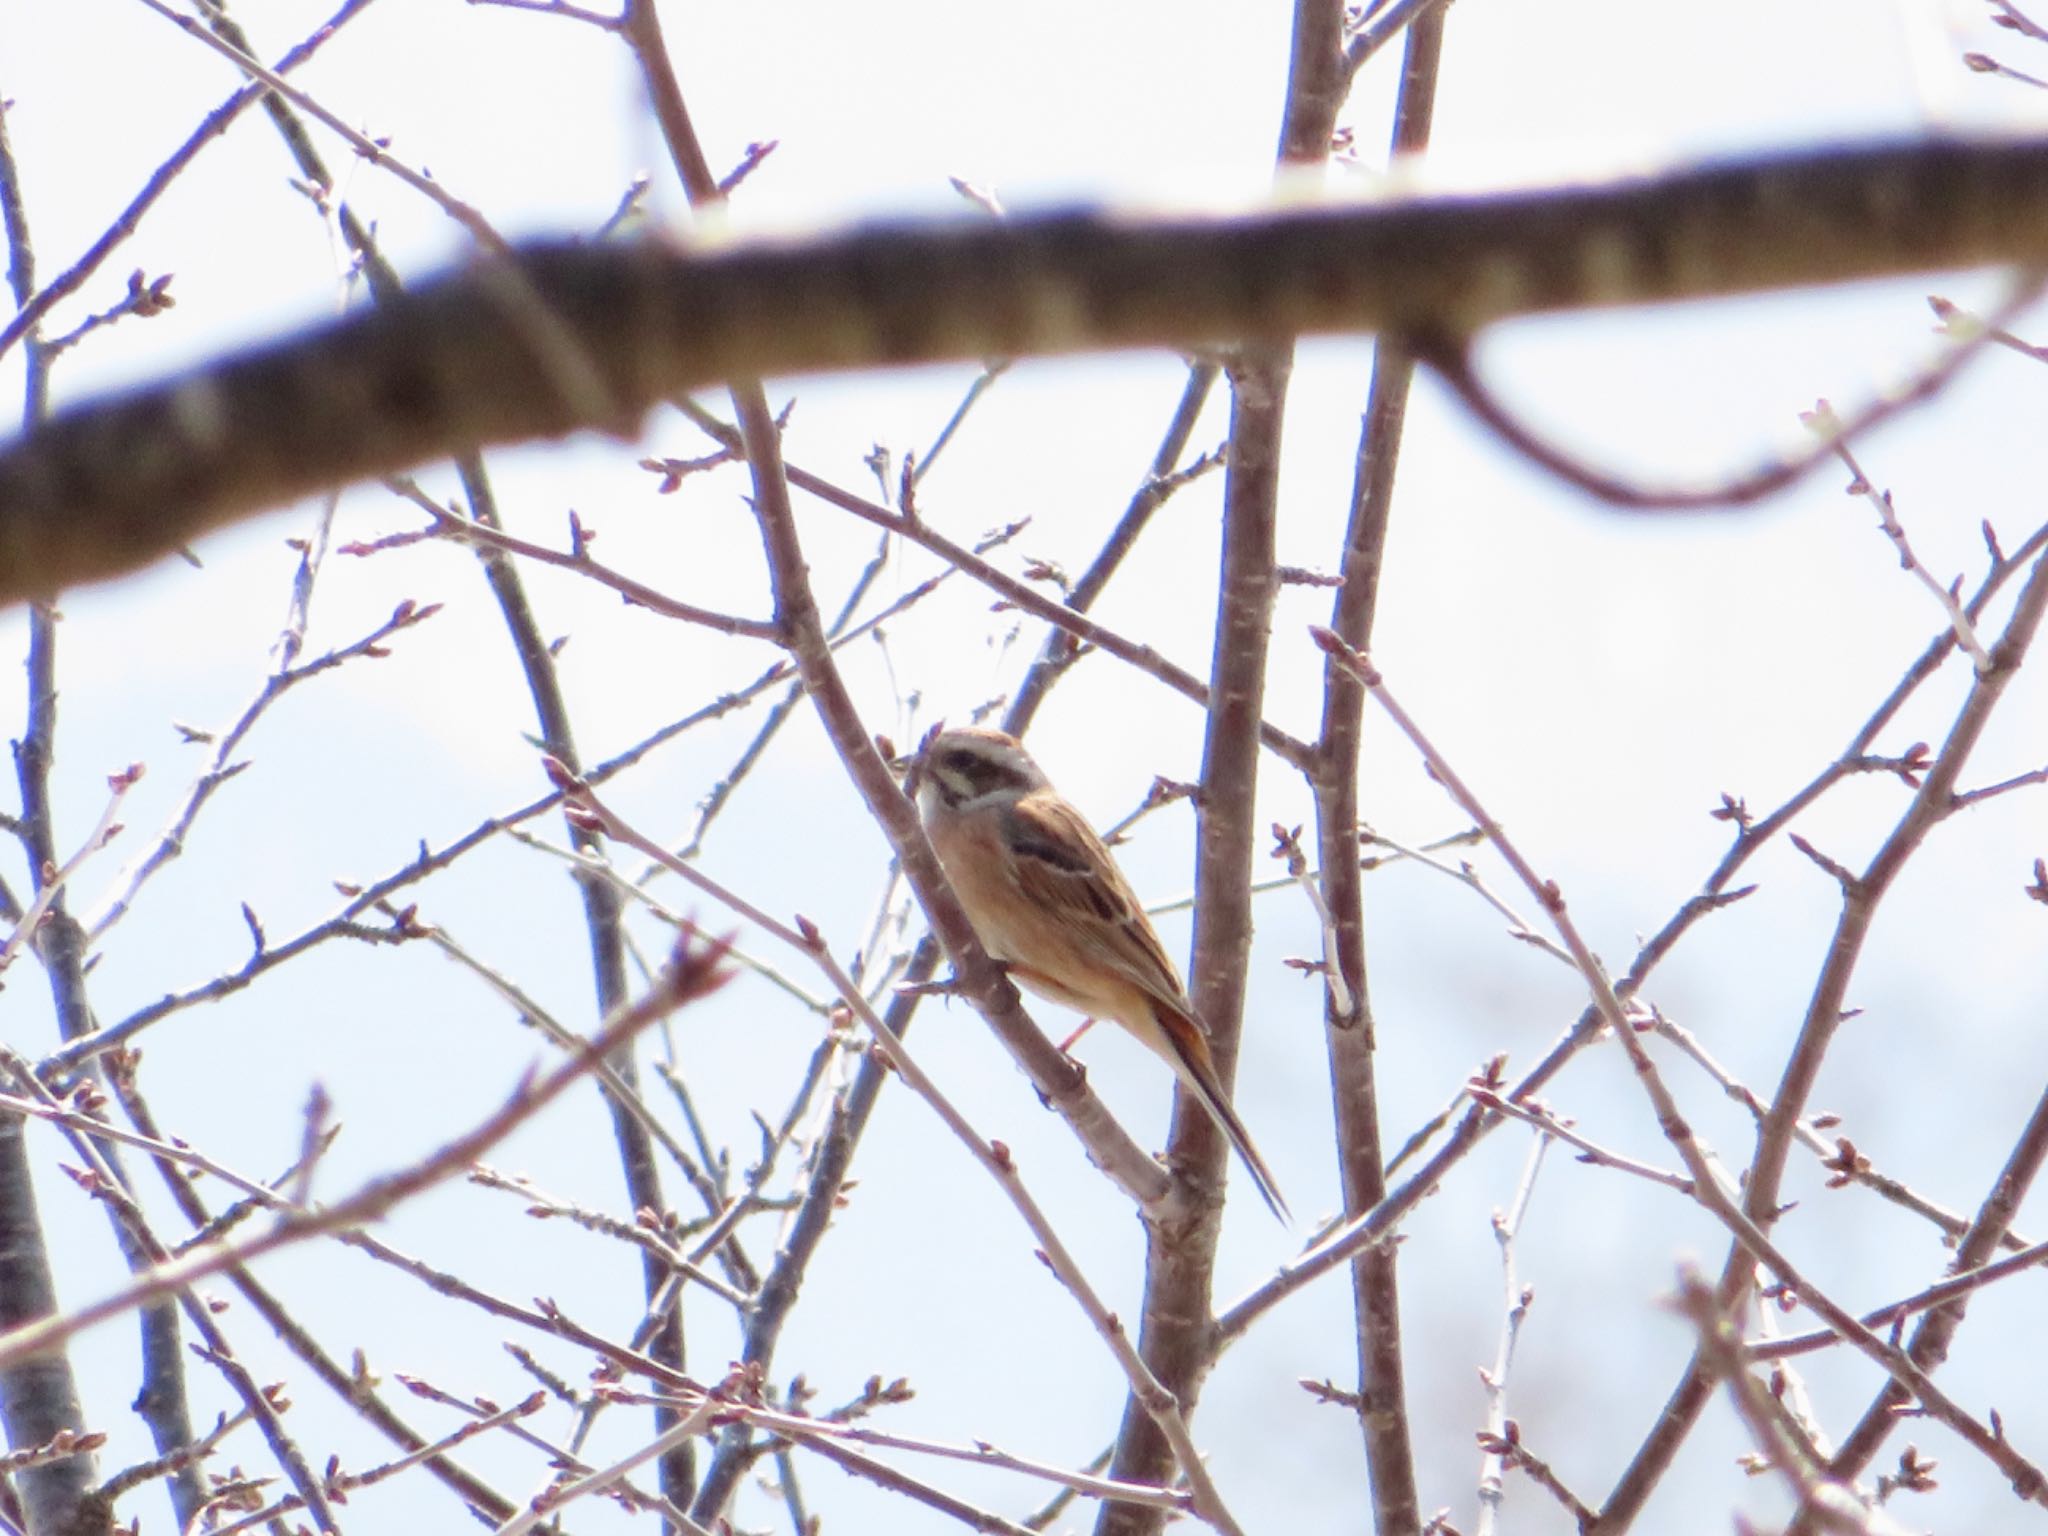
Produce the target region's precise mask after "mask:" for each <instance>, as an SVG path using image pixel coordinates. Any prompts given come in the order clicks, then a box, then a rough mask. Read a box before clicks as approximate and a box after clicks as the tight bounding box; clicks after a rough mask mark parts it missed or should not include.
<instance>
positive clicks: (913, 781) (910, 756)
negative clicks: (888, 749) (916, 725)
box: [889, 720, 946, 800]
mask: <svg viewBox="0 0 2048 1536" xmlns="http://www.w3.org/2000/svg"><path fill="white" fill-rule="evenodd" d="M945 728H946V722H945V721H943V720H941V721H939V722H938V724H936V725H934V726H933V727H932V728H931V729H930V730H928V731H926V732H925V733H924V735H923V736H921V737H920V738H918V743H917V750H916V751H914V752H905V753H902V754H900V755H898V756H896V757H892V758H890V759H889V771H890V772H891V773H894V774H899V775H901V776H902V779H903V793H904V795H905V796H906V797H908V798H909V799H912V800H915V799H916V798H917V790H918V786H919V785H920V784H922V783H923V782H924V758H925V753H926V751H927V750H928V749H929V748H930V747H931V744H932V741H933V740H934V738H936V737H937V736H938V734H939V732H941V731H943V730H944V729H945Z"/></svg>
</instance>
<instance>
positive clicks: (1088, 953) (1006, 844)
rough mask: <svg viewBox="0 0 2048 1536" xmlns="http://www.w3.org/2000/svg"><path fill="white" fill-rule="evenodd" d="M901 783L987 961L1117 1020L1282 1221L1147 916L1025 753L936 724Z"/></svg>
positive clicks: (1009, 740)
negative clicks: (1213, 1130) (1182, 1087)
mask: <svg viewBox="0 0 2048 1536" xmlns="http://www.w3.org/2000/svg"><path fill="white" fill-rule="evenodd" d="M906 787H907V788H908V789H909V790H910V792H911V796H912V798H913V799H914V800H915V801H916V802H917V809H918V815H919V818H920V819H921V820H922V821H923V823H924V829H925V835H926V836H927V837H928V838H930V839H931V844H932V849H933V851H934V852H936V853H937V854H938V856H939V863H940V864H941V865H942V866H943V867H944V869H945V871H946V879H947V881H948V882H949V883H950V884H951V885H952V887H953V893H954V894H955V895H956V896H958V897H959V898H960V905H961V906H962V907H963V908H964V909H965V910H966V913H967V920H968V922H969V923H971V924H972V925H973V927H974V931H975V934H976V936H977V937H978V938H979V939H980V940H981V945H982V948H984V949H986V950H987V951H988V953H989V956H990V958H991V959H994V960H996V961H999V962H1001V963H1002V965H1003V966H1004V967H1005V968H1006V969H1007V970H1008V971H1009V973H1010V975H1011V976H1012V977H1013V978H1014V979H1015V980H1016V981H1017V982H1018V983H1019V984H1021V985H1022V986H1024V987H1025V988H1027V989H1028V990H1030V991H1032V992H1035V993H1037V994H1038V995H1039V996H1040V997H1044V998H1049V999H1050V1000H1052V1001H1053V1002H1055V1003H1059V1004H1062V1005H1063V1006H1065V1007H1068V1008H1072V1009H1075V1010H1076V1011H1078V1012H1080V1013H1083V1014H1085V1015H1087V1016H1088V1017H1090V1018H1093V1019H1111V1020H1114V1021H1115V1022H1116V1023H1118V1024H1121V1025H1122V1026H1123V1027H1124V1028H1125V1029H1126V1030H1128V1031H1129V1032H1130V1033H1131V1034H1132V1035H1134V1036H1136V1037H1137V1039H1138V1040H1139V1041H1140V1042H1142V1043H1143V1044H1144V1045H1146V1046H1148V1047H1150V1048H1151V1049H1152V1050H1153V1051H1154V1052H1155V1053H1157V1054H1158V1055H1159V1056H1160V1057H1162V1058H1163V1059H1164V1060H1165V1061H1166V1064H1167V1065H1168V1066H1170V1067H1172V1068H1173V1070H1174V1073H1175V1074H1176V1075H1177V1076H1178V1077H1179V1078H1180V1080H1181V1081H1182V1082H1183V1083H1185V1084H1186V1085H1187V1087H1188V1089H1189V1090H1190V1091H1191V1092H1192V1093H1193V1094H1194V1096H1195V1099H1196V1101H1197V1102H1198V1103H1200V1104H1201V1106H1202V1107H1203V1108H1204V1109H1205V1110H1207V1111H1208V1112H1209V1116H1210V1118H1211V1119H1213V1120H1214V1121H1215V1122H1216V1124H1217V1127H1218V1128H1219V1129H1220V1130H1221V1131H1222V1132H1223V1134H1224V1135H1225V1136H1226V1137H1228V1138H1229V1140H1230V1144H1231V1145H1232V1146H1233V1147H1235V1148H1236V1149H1237V1154H1238V1156H1239V1157H1241V1158H1243V1159H1244V1165H1245V1167H1246V1168H1247V1169H1248V1170H1250V1172H1251V1176H1252V1182H1253V1183H1254V1184H1256V1185H1257V1186H1258V1191H1259V1194H1260V1196H1261V1197H1262V1198H1263V1199H1264V1200H1265V1202H1266V1204H1267V1205H1268V1206H1270V1207H1271V1208H1272V1211H1273V1214H1274V1215H1275V1216H1278V1217H1279V1218H1280V1219H1281V1220H1282V1221H1283V1222H1291V1221H1292V1220H1293V1217H1292V1215H1291V1214H1290V1213H1289V1211H1288V1209H1287V1202H1286V1201H1285V1200H1284V1199H1283V1198H1282V1197H1281V1194H1280V1188H1279V1185H1278V1184H1277V1183H1276V1182H1275V1181H1274V1178H1273V1173H1272V1170H1271V1169H1270V1168H1268V1167H1267V1166H1266V1160H1265V1159H1264V1158H1263V1157H1261V1156H1260V1155H1259V1149H1258V1148H1257V1147H1256V1146H1255V1145H1253V1143H1252V1138H1251V1133H1250V1132H1248V1131H1247V1130H1246V1129H1245V1126H1244V1121H1243V1120H1242V1119H1240V1118H1239V1117H1238V1113H1237V1110H1236V1108H1235V1107H1234V1106H1233V1105H1232V1104H1231V1102H1230V1095H1229V1093H1228V1092H1227V1091H1226V1090H1225V1088H1224V1086H1223V1079H1222V1077H1221V1076H1220V1075H1219V1074H1218V1072H1217V1070H1216V1058H1215V1056H1214V1055H1213V1053H1212V1052H1211V1051H1210V1049H1209V1032H1208V1029H1207V1028H1206V1027H1205V1026H1204V1025H1203V1023H1202V1020H1201V1016H1200V1015H1199V1014H1197V1013H1196V1012H1195V1005H1194V1003H1193V1002H1192V1001H1190V999H1189V998H1188V994H1187V989H1186V987H1185V986H1183V985H1182V983H1181V979H1180V973H1179V972H1178V971H1177V970H1175V968H1174V964H1173V962H1172V961H1171V960H1170V959H1168V958H1167V954H1166V946H1165V945H1163V944H1161V943H1160V942H1159V935H1158V933H1157V932H1156V931H1155V930H1154V929H1153V927H1152V920H1151V919H1150V918H1148V917H1147V916H1146V915H1145V909H1144V908H1143V907H1142V906H1140V905H1139V903H1138V898H1137V896H1136V895H1135V894H1134V893H1133V892H1132V890H1131V884H1130V881H1128V880H1127V879H1125V878H1124V873H1123V871H1122V870H1121V869H1119V868H1118V867H1117V863H1116V859H1115V858H1114V857H1113V856H1112V855H1111V853H1110V851H1109V848H1108V846H1107V845H1106V844H1105V843H1104V842H1103V841H1102V839H1101V838H1100V837H1098V836H1097V835H1096V833H1095V829H1094V828H1093V827H1091V826H1089V824H1088V821H1087V818H1086V817H1084V816H1083V815H1082V814H1081V813H1080V812H1079V811H1078V810H1076V809H1075V808H1074V807H1073V805H1072V804H1071V803H1070V802H1069V801H1068V800H1067V799H1066V798H1065V797H1064V796H1062V795H1061V794H1060V793H1059V791H1058V790H1056V789H1054V788H1053V786H1052V782H1051V781H1050V780H1049V779H1048V778H1047V777H1046V775H1045V771H1044V770H1043V769H1041V768H1040V767H1039V766H1038V764H1037V763H1036V762H1035V761H1034V760H1033V759H1032V756H1031V754H1030V753H1029V752H1027V751H1026V750H1025V749H1024V744H1023V743H1022V742H1020V741H1018V740H1017V738H1016V737H1014V736H1011V735H1009V734H1008V733H1007V732H1004V731H999V730H994V729H992V728H989V727H986V726H966V727H959V728H955V729H951V730H948V729H946V728H945V727H944V726H940V727H937V728H935V729H934V730H933V731H932V732H931V734H930V735H928V736H927V737H926V738H925V740H924V742H923V743H922V744H921V745H920V746H919V748H918V751H917V754H916V756H915V757H914V758H913V759H912V762H911V768H910V776H909V781H908V784H907V785H906Z"/></svg>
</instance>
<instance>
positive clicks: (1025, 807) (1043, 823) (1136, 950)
mask: <svg viewBox="0 0 2048 1536" xmlns="http://www.w3.org/2000/svg"><path fill="white" fill-rule="evenodd" d="M1005 817H1006V822H1005V826H1004V832H1005V837H1004V842H1005V843H1006V844H1007V846H1008V849H1009V853H1010V857H1011V859H1012V861H1013V863H1014V865H1015V868H1016V871H1017V883H1018V885H1019V886H1020V887H1021V888H1022V890H1023V892H1024V894H1025V895H1026V896H1027V897H1029V898H1030V900H1031V901H1032V902H1033V903H1034V904H1036V905H1037V907H1038V908H1039V910H1041V911H1043V912H1045V913H1046V914H1047V915H1048V916H1050V917H1051V918H1053V919H1054V920H1055V921H1057V922H1059V923H1060V924H1061V925H1062V926H1064V927H1066V928H1067V929H1068V930H1069V931H1070V932H1071V933H1073V934H1074V935H1075V936H1076V937H1077V938H1081V937H1084V936H1085V937H1086V938H1088V939H1091V940H1093V941H1094V944H1095V947H1096V949H1097V951H1098V954H1099V958H1100V959H1101V961H1102V963H1103V964H1104V965H1105V966H1107V967H1109V968H1110V969H1112V970H1114V971H1116V972H1117V973H1118V974H1119V975H1121V976H1123V977H1125V978H1126V979H1128V980H1129V981H1131V982H1132V983H1133V984H1135V985H1136V986H1137V987H1139V988H1140V989H1141V990H1142V991H1144V992H1145V993H1146V994H1147V995H1148V996H1150V997H1153V998H1155V999H1156V1000H1158V1001H1159V1002H1161V1003H1164V1004H1165V1005H1166V1006H1167V1007H1168V1008H1170V1009H1172V1010H1173V1011H1174V1012H1176V1013H1180V1014H1184V1015H1186V1016H1187V1017H1188V1018H1189V1019H1190V1020H1192V1019H1193V1018H1194V1007H1193V1005H1192V1004H1191V1003H1190V1002H1189V1001H1188V995H1187V989H1186V988H1185V987H1183V986H1182V985H1181V980H1180V973H1179V972H1178V971H1177V970H1175V969H1174V965H1173V961H1172V960H1170V959H1168V958H1167V954H1166V946H1165V945H1163V944H1161V943H1160V942H1159V935H1158V934H1157V933H1156V932H1155V931H1154V930H1153V927H1152V920H1151V919H1150V918H1148V917H1147V916H1146V915H1145V909H1144V908H1143V907H1142V906H1140V905H1139V904H1138V898H1137V896H1136V894H1135V893H1134V892H1133V891H1132V890H1131V884H1130V882H1129V881H1128V880H1126V879H1125V878H1124V876H1123V871H1122V870H1120V869H1118V868H1117V866H1116V860H1115V858H1113V857H1112V856H1111V854H1110V851H1109V849H1108V848H1107V847H1106V846H1105V845H1104V844H1103V841H1102V839H1101V838H1099V837H1097V836H1096V835H1095V829H1094V828H1092V827H1090V826H1089V825H1088V823H1087V822H1086V821H1085V820H1083V819H1082V817H1081V814H1080V812H1078V811H1076V810H1075V809H1074V808H1073V807H1072V806H1071V805H1069V804H1067V802H1066V801H1064V800H1062V799H1060V798H1059V796H1057V795H1053V794H1033V795H1026V796H1024V798H1023V799H1021V800H1019V801H1018V802H1017V803H1016V804H1015V805H1013V806H1011V807H1010V808H1009V810H1008V811H1007V812H1005ZM1197 1027H1199V1026H1197Z"/></svg>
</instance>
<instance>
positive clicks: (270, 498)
mask: <svg viewBox="0 0 2048 1536" xmlns="http://www.w3.org/2000/svg"><path fill="white" fill-rule="evenodd" d="M1987 264H2013V265H2021V266H2027V265H2044V264H2048V140H2043V139H2023V140H2001V141H1981V142H1973V141H1961V140H1949V139H1927V140H1916V141H1910V142H1893V143H1885V144H1878V145H1870V146H1863V147H1859V148H1853V149H1841V148H1829V149H1825V150H1819V151H1805V152H1801V153H1796V154H1785V155H1777V156H1766V157H1757V158H1751V159H1746V160H1735V161H1726V162H1720V163H1717V164H1714V165H1709V166H1698V167H1691V168H1686V169H1681V170H1676V171H1671V172H1668V173H1666V174H1663V175H1657V176H1648V177H1639V178H1633V179H1628V180H1618V181H1611V182H1603V183H1599V184H1595V185H1580V186H1566V187H1550V188H1539V189H1534V190H1516V191H1512V192H1501V193H1492V194H1459V195H1435V196H1413V197H1406V198H1393V199H1389V200H1386V201H1383V202H1377V203H1373V204H1365V205H1359V204H1352V205H1335V206H1327V207H1310V208H1298V207H1297V208H1286V209H1279V210H1272V211H1266V212H1262V213H1255V214H1250V215H1247V216H1244V217H1240V218H1235V219H1215V218H1183V219H1164V220H1138V219H1131V218H1123V217H1119V216H1117V215H1114V214H1111V213H1105V212H1099V211H1083V212H1067V213H1055V214H1047V215H1041V216H1038V217H1035V218H1011V219H1005V220H1002V221H1000V222H990V221H988V220H985V219H976V220H973V221H971V222H963V223H961V224H958V225H953V224H934V223H921V224H897V225H875V226H867V227H863V228H859V229H855V230H852V231H850V232H845V233H841V234H836V235H829V236H821V237H819V238H817V239H813V240H808V241H800V242H785V243H775V242H767V241H760V242H755V243H751V244H740V245H732V246H725V247H721V248H718V249H703V250H694V251H692V250H678V249H675V248H672V247H669V246H664V245H659V244H655V243H652V242H650V243H646V244H642V245H637V246H627V247H612V246H586V245H564V244H542V245H534V246H529V247H526V248H524V249H523V250H521V251H519V252H517V253H516V254H515V256H514V258H513V260H512V261H511V262H510V263H503V264H498V263H493V264H484V265H480V266H476V267H473V268H470V269H466V270H464V271H462V272H458V273H455V274H452V275H449V276H446V277H442V278H440V279H437V280H433V281H429V282H426V283H424V284H422V285H421V286H420V287H419V288H417V289H416V290H414V291H413V292H412V293H410V294H408V295H407V296H406V297H405V298H404V299H403V301H402V302H398V303H393V304H389V305H385V306H382V307H380V308H379V309H378V310H376V311H374V312H363V313H359V314H354V315H350V316H347V317H345V318H343V319H341V320H339V321H335V322H332V323H329V324H327V325H323V326H320V327H316V328H314V329H312V330H309V331H306V332H303V333H301V334H299V335H297V336H293V337H288V338H285V339H283V340H281V341H279V342H276V343H273V344H272V345H270V346H268V347H260V348H254V349H250V350H247V351H243V352H240V353H238V354H237V355H235V356H233V357H230V358H225V359H223V360H221V361H220V362H219V363H217V364H215V365H214V366H212V367H210V368H206V369H202V370H199V371H198V372H196V373H194V374H191V375H188V376H187V377H185V378H183V379H180V380H175V381H172V382H169V383H167V384H164V385H160V386H156V387H154V388H149V389H143V390H139V391H136V392H134V393H131V394H128V395H124V396H120V397H116V398H113V399H109V400H103V401H99V402H95V403H92V404H88V405H86V406H82V407H79V408H77V409H74V410H72V411H70V412H67V413H65V414H63V415H61V416H60V417H58V418H57V419H55V420H53V421H52V422H50V423H49V424H48V425H47V426H44V427H42V428H40V429H38V430H37V431H36V432H35V433H33V434H32V435H31V436H29V437H26V438H24V439H22V440H20V441H18V442H16V443H13V444H11V445H9V446H8V447H7V448H6V449H4V450H0V600H18V599H19V598H21V597H23V596H27V595H33V594H36V593H47V592H50V591H54V590H56V589H58V588H60V587H62V586H66V585H70V584H72V583H76V582H79V581H85V580H91V579H96V578H100V577H105V576H109V575H113V574H115V573H117V572H120V571H124V570H128V569H131V568H133V567H135V566H137V565H139V564H142V563H144V562H145V561H147V560H150V559H152V558H154V557H155V556H157V555H159V554H161V553H163V552H164V551H166V550H169V549H173V548H175V547H177V546H178V545H179V544H181V543H183V542H185V541H187V540H189V539H191V538H193V537H195V536H196V535H197V534H199V533H201V532H203V531H204V530H206V529H208V528H211V527H215V526H218V525H219V524H221V523H223V522H227V521H229V520H231V519H234V518H237V517H242V516H246V515H248V514H250V513H253V512H256V511H259V510H261V509H263V508H265V507H270V506H275V505H277V504H279V503H281V502H284V501H288V500H290V499H291V498H293V497H295V496H299V495H304V494H306V493H308V492H311V491H314V490H318V489H321V488H323V487H328V486H333V485H337V484H344V483H347V482H349V481H352V480H356V479H361V478H363V477H366V476H370V475H377V474H387V473H391V472H394V471H397V470H400V469H404V468H407V467H410V466H412V465H415V464H419V463H422V462H424V461H427V460H429V459H433V458H437V457H441V456H445V455H448V454H455V453H462V452H466V451H470V450H474V449H476V448H479V447H481V446H484V445H486V444H490V443H498V442H511V441H518V440H523V439H528V438H536V437H558V436H562V435H564V434H567V433H569V432H572V431H576V430H579V429H582V428H589V427H601V428H604V429H607V430H610V431H614V432H619V433H629V432H631V431H633V430H634V429H635V427H636V425H637V423H638V422H639V420H640V418H641V416H642V415H644V414H645V412H646V411H647V410H648V409H649V408H650V407H651V406H653V405H654V404H656V403H657V402H659V401H661V400H664V399H667V398H669V397H671V396H673V395H675V394H677V393H680V392H682V391H685V390H689V389H693V388H697V387H699V386H703V385H707V384H713V383H717V382H720V381H722V380H726V379H731V378H749V377H752V378H759V377H763V376H765V375H770V374H779V373H792V372H808V371H822V370H829V369H848V368H871V367H879V366H888V365H900V364H907V363H915V362H929V361H938V360H944V359H958V358H981V357H987V356H993V355H1000V356H1024V355H1034V354H1045V353H1055V352H1071V351H1084V350H1097V351H1099V350H1108V349H1114V348H1126V347H1144V346H1180V345H1187V344H1194V343H1204V342H1216V341H1225V340H1232V339H1239V340H1249V341H1274V340H1280V339H1284V338H1286V337H1289V336H1293V335H1297V334H1305V333H1326V332H1343V331H1373V330H1378V331H1384V332H1390V333H1393V334H1397V335H1410V336H1417V337H1429V338H1433V339H1434V344H1435V345H1437V346H1438V347H1439V348H1441V347H1442V346H1443V345H1444V344H1445V343H1446V342H1447V341H1455V340H1456V339H1457V338H1462V337H1466V336H1470V335H1471V334H1473V333H1474V332H1476V331H1478V330H1479V329H1481V328H1482V327H1484V326H1486V325H1488V324H1490V323H1492V322H1494V321H1497V320H1502V319H1505V318H1508V317H1510V316H1513V315H1523V314H1533V313H1537V312H1542V311H1552V310H1561V309H1570V308H1583V307H1591V306H1596V305H1618V304H1634V303H1651V302H1657V301H1663V300H1671V299H1682V298H1701V297H1707V296H1712V295H1726V294H1737V293H1753V292H1758V291H1762V290H1766V289H1773V288H1784V287H1793V286H1800V285H1807V284H1821V283H1835V282H1845V281H1850V280H1853V279H1857V278H1870V277H1880V276H1886V275H1891V274H1896V273H1902V272H1912V271H1926V270H1932V269H1937V268H1954V267H1968V266H1980V265H1987Z"/></svg>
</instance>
